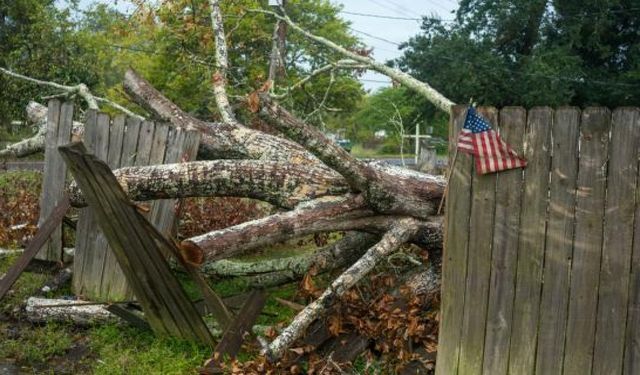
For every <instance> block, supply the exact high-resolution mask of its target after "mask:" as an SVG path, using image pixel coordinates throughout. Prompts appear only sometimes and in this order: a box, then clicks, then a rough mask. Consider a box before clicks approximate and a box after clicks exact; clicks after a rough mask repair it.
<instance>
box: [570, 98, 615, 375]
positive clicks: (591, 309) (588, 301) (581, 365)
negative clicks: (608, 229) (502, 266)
mask: <svg viewBox="0 0 640 375" xmlns="http://www.w3.org/2000/svg"><path fill="white" fill-rule="evenodd" d="M610 120H611V113H610V112H609V110H608V109H606V108H588V109H586V110H584V111H583V112H582V120H581V125H580V162H579V166H578V184H577V193H576V211H575V223H576V224H575V237H574V242H573V259H572V264H571V284H570V288H569V290H570V296H569V312H568V314H569V315H568V318H567V334H566V340H565V341H566V344H565V358H564V373H565V374H568V375H572V374H575V375H582V374H584V375H588V374H590V373H591V359H592V353H593V344H594V339H595V337H594V334H595V329H596V325H595V318H596V306H597V303H598V295H597V293H595V291H596V290H598V278H597V277H594V275H597V273H598V272H599V270H600V253H601V249H602V230H603V227H602V218H603V216H604V202H605V195H606V187H607V158H608V157H607V149H608V144H609V130H610V123H611V121H610Z"/></svg>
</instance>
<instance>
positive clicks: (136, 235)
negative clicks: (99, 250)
mask: <svg viewBox="0 0 640 375" xmlns="http://www.w3.org/2000/svg"><path fill="white" fill-rule="evenodd" d="M60 151H61V153H62V154H63V157H64V159H65V161H66V162H67V164H68V165H69V168H70V169H71V171H72V173H73V175H74V177H75V179H76V181H77V183H78V184H79V186H80V187H81V189H82V190H83V193H84V194H85V196H86V197H87V201H88V203H89V206H90V207H91V208H92V209H93V210H94V211H93V212H94V214H95V215H96V218H97V221H98V223H99V224H100V227H101V229H102V231H103V232H104V233H105V235H106V237H107V238H108V240H109V243H110V245H111V248H112V250H113V252H114V254H116V256H117V258H118V263H119V264H120V266H121V268H122V269H123V271H124V273H125V275H126V277H127V280H128V281H129V283H130V285H131V286H132V289H133V290H134V291H135V295H136V297H137V299H138V301H139V302H140V304H141V306H142V307H143V310H144V312H145V317H146V319H147V321H148V322H149V325H150V326H151V327H152V329H153V330H154V332H156V333H157V334H160V335H172V336H176V337H180V338H183V339H189V340H198V341H201V342H204V343H206V344H209V345H212V344H213V340H212V337H211V334H210V332H209V331H208V329H207V327H206V325H205V324H204V322H203V321H202V319H201V317H200V315H199V314H198V312H197V310H196V309H195V307H194V306H193V304H192V303H191V302H190V301H189V299H188V297H187V295H186V293H185V292H184V290H183V289H182V287H181V286H180V283H179V282H178V280H177V279H176V278H175V276H174V275H173V274H172V272H171V269H170V267H169V264H168V262H167V261H166V260H165V258H164V257H163V256H162V252H161V250H160V249H159V245H158V243H156V241H155V239H154V238H155V236H157V235H160V234H158V233H155V234H154V233H149V230H154V229H153V227H152V226H151V225H148V224H145V219H144V217H142V215H141V214H140V213H139V212H138V211H137V209H136V208H135V207H134V205H132V204H131V202H130V201H129V200H128V198H127V196H126V194H125V193H124V191H122V189H121V188H120V185H119V184H118V182H117V180H116V178H115V176H114V175H113V173H112V172H111V170H110V169H109V167H108V166H107V165H106V164H105V163H104V162H102V161H100V160H98V159H97V158H96V157H94V156H93V155H89V154H87V152H86V150H85V149H84V147H83V146H82V144H81V143H75V144H72V145H70V146H65V147H61V148H60Z"/></svg>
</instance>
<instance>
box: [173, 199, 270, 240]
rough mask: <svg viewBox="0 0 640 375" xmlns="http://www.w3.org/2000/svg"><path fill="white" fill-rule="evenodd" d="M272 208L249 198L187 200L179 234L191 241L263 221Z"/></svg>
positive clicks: (181, 216)
mask: <svg viewBox="0 0 640 375" xmlns="http://www.w3.org/2000/svg"><path fill="white" fill-rule="evenodd" d="M269 210H270V207H269V206H268V205H267V204H264V203H260V202H258V201H254V200H251V199H246V198H187V199H184V200H183V203H182V208H181V214H180V224H179V229H178V233H179V234H180V237H181V238H189V237H193V236H197V235H200V234H203V233H207V232H210V231H213V230H218V229H223V228H227V227H230V226H233V225H238V224H241V223H243V222H245V221H249V220H255V219H259V218H261V217H264V216H266V215H267V214H268V213H269Z"/></svg>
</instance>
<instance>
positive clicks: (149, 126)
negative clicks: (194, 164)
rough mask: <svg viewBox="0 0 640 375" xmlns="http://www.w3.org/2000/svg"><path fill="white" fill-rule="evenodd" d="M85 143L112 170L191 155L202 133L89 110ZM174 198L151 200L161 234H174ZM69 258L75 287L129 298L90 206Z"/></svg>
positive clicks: (102, 296) (101, 297)
mask: <svg viewBox="0 0 640 375" xmlns="http://www.w3.org/2000/svg"><path fill="white" fill-rule="evenodd" d="M85 127H86V130H85V136H84V144H85V145H86V147H87V150H89V152H91V153H92V154H94V155H95V156H97V157H98V158H99V159H101V160H104V161H105V162H106V163H107V164H108V165H109V167H110V168H111V169H116V168H120V167H127V166H143V165H153V164H168V163H177V162H180V161H186V160H193V159H195V156H196V153H197V150H198V143H199V142H200V136H199V133H198V132H195V131H185V130H183V129H180V128H175V127H171V126H169V125H167V124H162V123H154V122H151V121H140V120H138V119H136V118H132V117H126V116H124V115H118V116H115V117H114V118H113V120H111V119H110V118H109V115H107V114H105V113H98V112H95V111H89V112H88V113H87V120H86V125H85ZM175 205H176V200H173V199H169V200H162V201H156V202H153V203H152V204H151V205H150V207H149V208H150V210H149V212H148V213H147V214H146V217H147V218H148V219H149V221H150V222H151V223H152V224H153V225H154V226H155V227H156V228H157V229H158V230H159V231H160V232H161V233H162V234H163V235H165V236H170V235H173V234H174V231H175V229H176V225H175V224H176V223H175V218H176V215H175ZM76 233H77V234H76V251H75V258H74V262H73V272H74V278H73V289H74V292H75V293H76V294H77V295H81V296H85V297H86V298H89V299H91V300H94V301H121V300H125V299H130V298H131V297H132V292H131V290H130V288H129V286H128V284H127V282H126V278H125V277H124V274H123V273H122V269H121V268H120V266H119V265H118V262H117V260H116V258H115V255H114V253H113V252H112V251H111V249H110V248H109V246H108V244H107V239H106V238H105V236H104V234H103V233H102V231H101V230H100V228H99V225H98V223H97V221H96V219H95V217H94V215H93V213H92V210H91V209H89V208H84V209H81V210H80V215H79V219H78V227H77V232H76Z"/></svg>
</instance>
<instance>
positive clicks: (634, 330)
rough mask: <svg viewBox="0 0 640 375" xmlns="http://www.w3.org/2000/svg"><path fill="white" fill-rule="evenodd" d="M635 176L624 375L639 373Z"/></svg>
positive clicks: (639, 236)
mask: <svg viewBox="0 0 640 375" xmlns="http://www.w3.org/2000/svg"><path fill="white" fill-rule="evenodd" d="M636 110H637V109H636ZM636 113H637V112H636ZM634 126H635V127H636V128H638V127H640V116H639V115H638V114H636V123H635V125H634ZM636 176H637V177H636V187H635V190H636V194H635V214H634V229H633V230H634V233H633V245H632V251H633V254H632V257H631V272H630V278H629V306H628V308H627V332H626V336H625V351H624V367H623V373H624V374H625V375H632V374H637V373H640V171H638V174H637V175H636Z"/></svg>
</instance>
